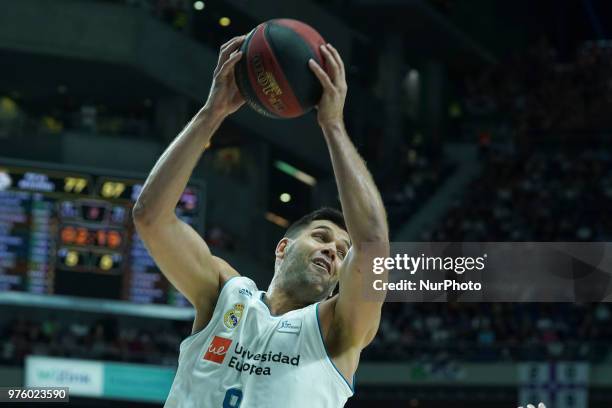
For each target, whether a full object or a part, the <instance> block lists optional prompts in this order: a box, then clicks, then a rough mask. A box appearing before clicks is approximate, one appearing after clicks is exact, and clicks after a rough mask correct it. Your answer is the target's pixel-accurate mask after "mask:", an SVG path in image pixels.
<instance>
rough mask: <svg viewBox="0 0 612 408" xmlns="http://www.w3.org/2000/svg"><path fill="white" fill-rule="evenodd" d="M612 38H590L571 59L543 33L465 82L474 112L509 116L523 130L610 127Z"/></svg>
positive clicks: (467, 105) (475, 114)
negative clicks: (524, 49) (564, 58)
mask: <svg viewBox="0 0 612 408" xmlns="http://www.w3.org/2000/svg"><path fill="white" fill-rule="evenodd" d="M611 68H612V42H610V41H598V42H586V43H585V44H584V45H583V46H582V47H580V48H579V49H578V50H577V52H576V55H575V56H574V57H573V58H571V59H570V60H569V61H561V60H560V58H559V55H558V52H557V51H556V50H555V48H554V47H553V46H552V45H551V44H550V42H549V41H547V39H546V38H545V37H544V38H542V39H541V40H540V41H539V42H537V43H535V45H534V46H533V47H531V48H530V49H529V50H528V51H527V52H524V53H519V54H516V55H515V56H513V57H512V58H510V59H509V60H506V61H504V62H502V63H499V64H497V65H494V66H491V67H490V68H488V69H486V70H485V71H484V72H478V73H477V74H476V75H474V76H473V77H471V78H469V79H468V80H467V82H466V95H467V97H466V98H465V101H464V102H465V103H464V104H465V110H466V112H467V113H468V114H469V115H471V116H473V117H480V118H486V117H490V118H491V119H492V120H493V121H499V120H500V119H501V117H506V118H509V119H510V122H511V126H512V127H513V128H515V129H516V130H517V131H518V133H519V134H525V133H534V132H550V131H557V132H584V131H602V130H605V129H608V130H609V129H611V128H612V115H610V112H611V111H612V75H611V74H610V72H611Z"/></svg>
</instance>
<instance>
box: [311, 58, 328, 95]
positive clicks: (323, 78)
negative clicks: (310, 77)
mask: <svg viewBox="0 0 612 408" xmlns="http://www.w3.org/2000/svg"><path fill="white" fill-rule="evenodd" d="M308 66H309V67H310V70H311V71H312V72H314V74H315V76H316V77H317V78H319V82H321V85H322V86H323V88H325V89H332V88H333V87H334V84H333V83H332V81H331V79H330V78H329V75H327V73H326V72H325V71H323V68H321V66H320V65H319V64H317V63H316V61H315V60H313V59H312V58H311V59H310V60H308Z"/></svg>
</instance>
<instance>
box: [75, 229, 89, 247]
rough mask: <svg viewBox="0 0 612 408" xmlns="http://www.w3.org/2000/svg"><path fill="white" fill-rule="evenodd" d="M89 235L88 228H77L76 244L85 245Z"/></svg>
mask: <svg viewBox="0 0 612 408" xmlns="http://www.w3.org/2000/svg"><path fill="white" fill-rule="evenodd" d="M88 235H89V234H88V233H87V229H86V228H77V230H76V239H75V243H76V244H77V245H85V244H87V241H88V239H87V238H88Z"/></svg>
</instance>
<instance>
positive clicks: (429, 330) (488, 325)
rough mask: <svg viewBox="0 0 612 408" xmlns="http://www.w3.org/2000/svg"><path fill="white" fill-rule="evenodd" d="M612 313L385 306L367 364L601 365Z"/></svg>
mask: <svg viewBox="0 0 612 408" xmlns="http://www.w3.org/2000/svg"><path fill="white" fill-rule="evenodd" d="M611 314H612V307H611V306H610V305H609V304H607V303H600V304H588V305H575V304H569V303H537V304H536V303H522V304H521V303H469V304H468V303H463V304H453V303H408V304H406V303H386V304H385V305H384V308H383V314H382V315H383V320H382V322H381V327H380V330H379V334H378V336H377V337H376V339H375V340H374V342H373V343H372V345H371V346H370V347H369V348H367V349H366V350H365V355H364V359H376V360H398V359H399V360H411V361H419V360H436V359H451V360H459V361H489V362H493V361H504V360H506V361H534V360H588V361H593V362H595V361H598V362H601V361H603V360H604V359H606V358H609V357H611V356H610V355H609V349H610V343H611V341H612V325H611V324H610V323H611Z"/></svg>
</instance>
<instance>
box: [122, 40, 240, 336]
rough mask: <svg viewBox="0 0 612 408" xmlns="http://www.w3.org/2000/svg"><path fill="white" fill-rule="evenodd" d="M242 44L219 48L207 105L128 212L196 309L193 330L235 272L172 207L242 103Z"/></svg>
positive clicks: (151, 250) (205, 318) (232, 42)
mask: <svg viewBox="0 0 612 408" xmlns="http://www.w3.org/2000/svg"><path fill="white" fill-rule="evenodd" d="M243 41H244V36H241V37H236V38H233V39H232V40H230V41H229V42H227V43H225V44H224V45H223V46H222V47H221V51H220V53H219V61H218V64H217V67H216V68H215V71H214V74H213V82H212V86H211V90H210V94H209V96H208V100H207V102H206V104H205V105H204V107H203V108H202V109H201V110H200V111H199V112H198V113H197V114H196V115H195V116H194V117H193V119H192V120H191V121H190V122H189V123H188V124H187V126H185V128H184V129H183V131H182V132H181V133H180V134H179V135H178V136H177V137H176V138H175V139H174V141H173V142H172V143H171V144H170V146H169V147H168V148H167V149H166V151H165V152H164V153H163V154H162V156H161V157H160V158H159V160H158V161H157V163H156V164H155V166H154V167H153V170H151V173H150V174H149V176H148V178H147V180H146V182H145V184H144V187H143V189H142V192H141V193H140V196H139V197H138V200H137V202H136V205H135V207H134V211H133V219H134V224H135V225H136V229H137V231H138V233H139V235H140V237H141V238H142V240H143V241H144V243H145V245H146V247H147V249H148V250H149V253H150V254H151V256H152V257H153V259H154V260H155V262H156V263H157V265H158V266H159V268H160V269H161V271H162V272H163V273H164V275H165V276H166V277H167V278H168V279H169V280H170V282H172V284H173V285H174V286H175V287H176V288H177V289H178V290H179V291H181V293H183V295H185V297H186V298H187V299H188V300H189V301H190V302H191V304H193V305H194V307H195V308H196V311H197V315H198V316H197V317H196V323H195V324H194V329H198V328H199V327H196V326H200V327H202V326H204V325H205V323H206V322H207V321H208V319H209V318H210V316H209V315H210V314H212V311H213V309H214V305H215V303H216V299H217V296H218V291H219V286H220V284H222V283H223V282H224V281H225V280H227V279H229V277H231V276H234V275H237V273H236V272H235V271H234V270H233V269H232V268H231V267H230V266H229V265H228V264H227V263H225V262H223V261H222V260H220V259H219V258H215V257H213V256H212V254H211V253H210V250H209V248H208V246H207V245H206V243H205V242H204V240H203V239H202V238H201V237H200V236H199V235H198V233H197V232H196V231H195V230H193V229H192V228H191V227H190V226H189V225H188V224H186V223H184V222H182V221H181V220H179V219H178V217H177V216H176V214H175V207H176V204H177V202H178V201H179V199H180V196H181V194H182V193H183V191H184V189H185V187H186V185H187V182H188V180H189V177H190V176H191V173H192V172H193V169H194V167H195V165H196V164H197V162H198V160H199V158H200V156H201V154H202V152H203V151H204V148H205V147H206V146H207V145H208V144H209V143H210V140H211V138H212V136H213V134H214V133H215V131H216V130H217V128H218V127H219V125H220V124H221V122H222V121H223V120H224V119H225V117H226V116H228V115H229V114H231V113H233V112H235V111H236V110H238V108H240V106H242V104H243V103H244V100H243V98H242V97H241V96H240V94H239V92H238V90H237V87H236V84H235V81H234V66H235V64H236V63H237V62H238V60H240V57H241V53H240V52H239V47H240V45H241V44H242V42H243ZM198 321H199V323H198Z"/></svg>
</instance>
